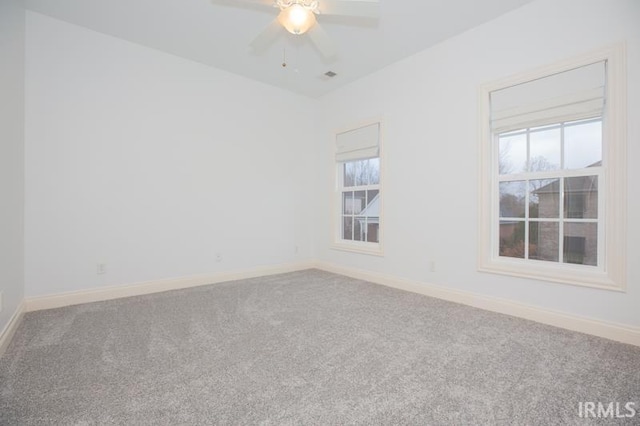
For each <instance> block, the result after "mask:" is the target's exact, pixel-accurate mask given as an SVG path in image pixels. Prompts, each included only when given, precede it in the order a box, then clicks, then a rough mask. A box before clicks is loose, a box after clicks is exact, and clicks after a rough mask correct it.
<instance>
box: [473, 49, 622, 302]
mask: <svg viewBox="0 0 640 426" xmlns="http://www.w3.org/2000/svg"><path fill="white" fill-rule="evenodd" d="M623 57H624V48H623V47H617V48H613V49H607V50H605V51H602V52H597V53H594V54H591V55H588V56H585V57H583V58H580V59H577V60H575V61H568V62H566V63H564V64H559V65H557V66H554V67H547V68H545V69H544V70H541V71H538V72H534V73H529V74H527V75H523V76H516V77H513V78H510V79H508V80H505V81H502V82H497V83H493V84H490V85H486V86H485V87H483V88H482V90H481V96H482V105H483V108H482V112H483V115H482V118H481V120H482V121H481V122H482V137H481V140H482V145H481V149H482V156H481V157H482V163H481V182H482V183H481V203H482V205H481V212H480V213H481V214H480V222H479V226H480V239H479V241H480V247H479V257H480V258H479V269H480V270H481V271H484V272H494V273H502V274H508V275H515V276H523V277H528V278H537V279H544V280H550V281H557V282H564V283H570V284H578V285H586V286H595V287H602V288H608V289H617V290H621V289H624V281H625V274H626V271H625V266H624V265H625V240H624V228H625V213H626V212H625V207H624V206H625V203H624V197H625V196H626V191H625V189H626V186H625V184H626V182H625V178H626V174H625V150H626V140H625V138H624V135H625V132H624V128H625V125H626V122H625V118H626V110H625V103H624V95H625V86H624V83H625V80H624V67H623V60H622V59H623Z"/></svg>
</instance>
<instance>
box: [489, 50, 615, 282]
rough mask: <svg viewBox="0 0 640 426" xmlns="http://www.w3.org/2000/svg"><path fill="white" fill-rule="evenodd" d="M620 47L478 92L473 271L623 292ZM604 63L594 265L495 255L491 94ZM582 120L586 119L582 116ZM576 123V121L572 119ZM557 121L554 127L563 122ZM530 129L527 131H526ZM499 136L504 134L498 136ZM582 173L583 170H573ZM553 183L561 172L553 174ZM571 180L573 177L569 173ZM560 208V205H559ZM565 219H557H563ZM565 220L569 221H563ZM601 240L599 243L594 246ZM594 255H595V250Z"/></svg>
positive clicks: (495, 161) (494, 148)
mask: <svg viewBox="0 0 640 426" xmlns="http://www.w3.org/2000/svg"><path fill="white" fill-rule="evenodd" d="M625 57H626V46H625V45H624V43H621V44H617V45H615V46H611V47H607V48H604V49H600V50H597V51H593V52H590V53H588V54H585V55H582V56H580V57H576V58H573V59H569V60H566V61H563V62H560V63H556V64H552V65H549V66H545V67H541V68H539V69H537V70H533V71H530V72H525V73H521V74H518V75H515V76H512V77H508V78H505V79H501V80H499V81H495V82H492V83H488V84H485V85H483V86H481V87H480V91H479V109H480V114H479V117H480V120H479V121H480V122H479V125H480V126H479V127H480V129H479V131H480V137H479V140H480V155H479V175H480V176H479V177H480V179H479V201H480V209H479V213H480V214H479V215H478V232H479V238H478V243H479V247H478V270H479V271H481V272H488V273H495V274H503V275H509V276H516V277H523V278H531V279H536V280H543V281H551V282H558V283H563V284H570V285H577V286H585V287H595V288H602V289H607V290H614V291H626V275H627V270H626V213H627V212H626V197H627V187H626V150H627V139H626V128H627V121H626V120H627V111H626V94H627V92H626V62H625ZM600 61H606V63H607V67H606V84H605V88H606V89H605V105H604V111H603V114H602V126H603V127H602V128H603V149H602V164H603V166H602V170H601V171H600V172H598V173H593V174H596V175H598V176H599V177H598V188H599V194H598V196H599V200H598V204H599V207H601V209H599V213H598V215H599V218H598V221H599V222H600V221H601V223H599V227H598V228H599V231H600V230H602V231H603V232H602V233H600V232H599V235H598V239H599V242H598V246H599V247H602V249H603V250H601V251H602V253H600V252H599V253H598V266H596V267H594V266H588V265H575V264H570V263H554V262H546V261H539V260H531V259H516V258H508V257H503V256H499V255H498V245H499V238H498V235H497V231H498V230H497V226H498V220H499V210H498V207H497V206H498V200H497V198H498V186H499V182H500V175H499V171H498V155H497V151H498V147H497V143H496V138H497V135H498V134H499V132H492V129H491V121H490V120H491V104H490V95H491V93H492V92H494V91H497V90H501V89H505V88H508V87H511V86H515V85H518V84H522V83H526V82H529V81H532V80H536V79H540V78H544V77H546V76H550V75H554V74H557V73H560V72H564V71H569V70H572V69H574V68H578V67H581V66H586V65H589V64H593V63H596V62H600ZM584 118H585V119H587V118H589V117H584ZM576 119H578V118H576ZM568 121H572V120H566V119H562V118H561V117H559V119H558V123H560V122H568ZM532 127H533V126H532ZM502 133H505V132H504V131H503V132H502ZM578 170H582V171H585V170H588V169H578ZM557 174H558V175H559V176H558V177H559V178H563V177H561V175H563V174H564V173H563V170H558V173H557ZM572 175H573V173H572ZM560 202H561V203H562V200H561V201H560ZM567 219H568V218H564V219H563V218H561V220H567ZM568 220H571V219H568ZM601 239H602V242H601V241H600V240H601ZM599 251H600V250H599Z"/></svg>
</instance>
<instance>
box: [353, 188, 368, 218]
mask: <svg viewBox="0 0 640 426" xmlns="http://www.w3.org/2000/svg"><path fill="white" fill-rule="evenodd" d="M366 202H367V191H356V192H354V193H353V214H360V213H361V212H362V210H364V207H365V205H366Z"/></svg>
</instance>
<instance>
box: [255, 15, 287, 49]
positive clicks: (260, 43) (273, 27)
mask: <svg viewBox="0 0 640 426" xmlns="http://www.w3.org/2000/svg"><path fill="white" fill-rule="evenodd" d="M281 32H282V26H281V25H280V22H278V20H277V19H274V20H273V21H271V23H270V24H269V25H267V26H266V28H265V29H264V30H262V31H261V32H260V34H258V35H257V36H256V38H254V39H253V41H251V43H249V46H251V48H252V49H253V51H254V52H256V53H260V52H263V51H264V50H266V49H267V47H269V46H270V45H271V44H272V43H273V42H274V41H275V39H276V38H278V36H279V35H280V34H281Z"/></svg>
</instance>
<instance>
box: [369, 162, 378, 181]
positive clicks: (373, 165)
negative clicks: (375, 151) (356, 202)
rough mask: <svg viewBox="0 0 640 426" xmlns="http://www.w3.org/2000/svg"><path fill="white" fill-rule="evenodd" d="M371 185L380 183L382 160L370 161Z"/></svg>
mask: <svg viewBox="0 0 640 426" xmlns="http://www.w3.org/2000/svg"><path fill="white" fill-rule="evenodd" d="M368 179H369V185H378V184H379V183H380V159H379V158H372V159H370V160H369V168H368Z"/></svg>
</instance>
